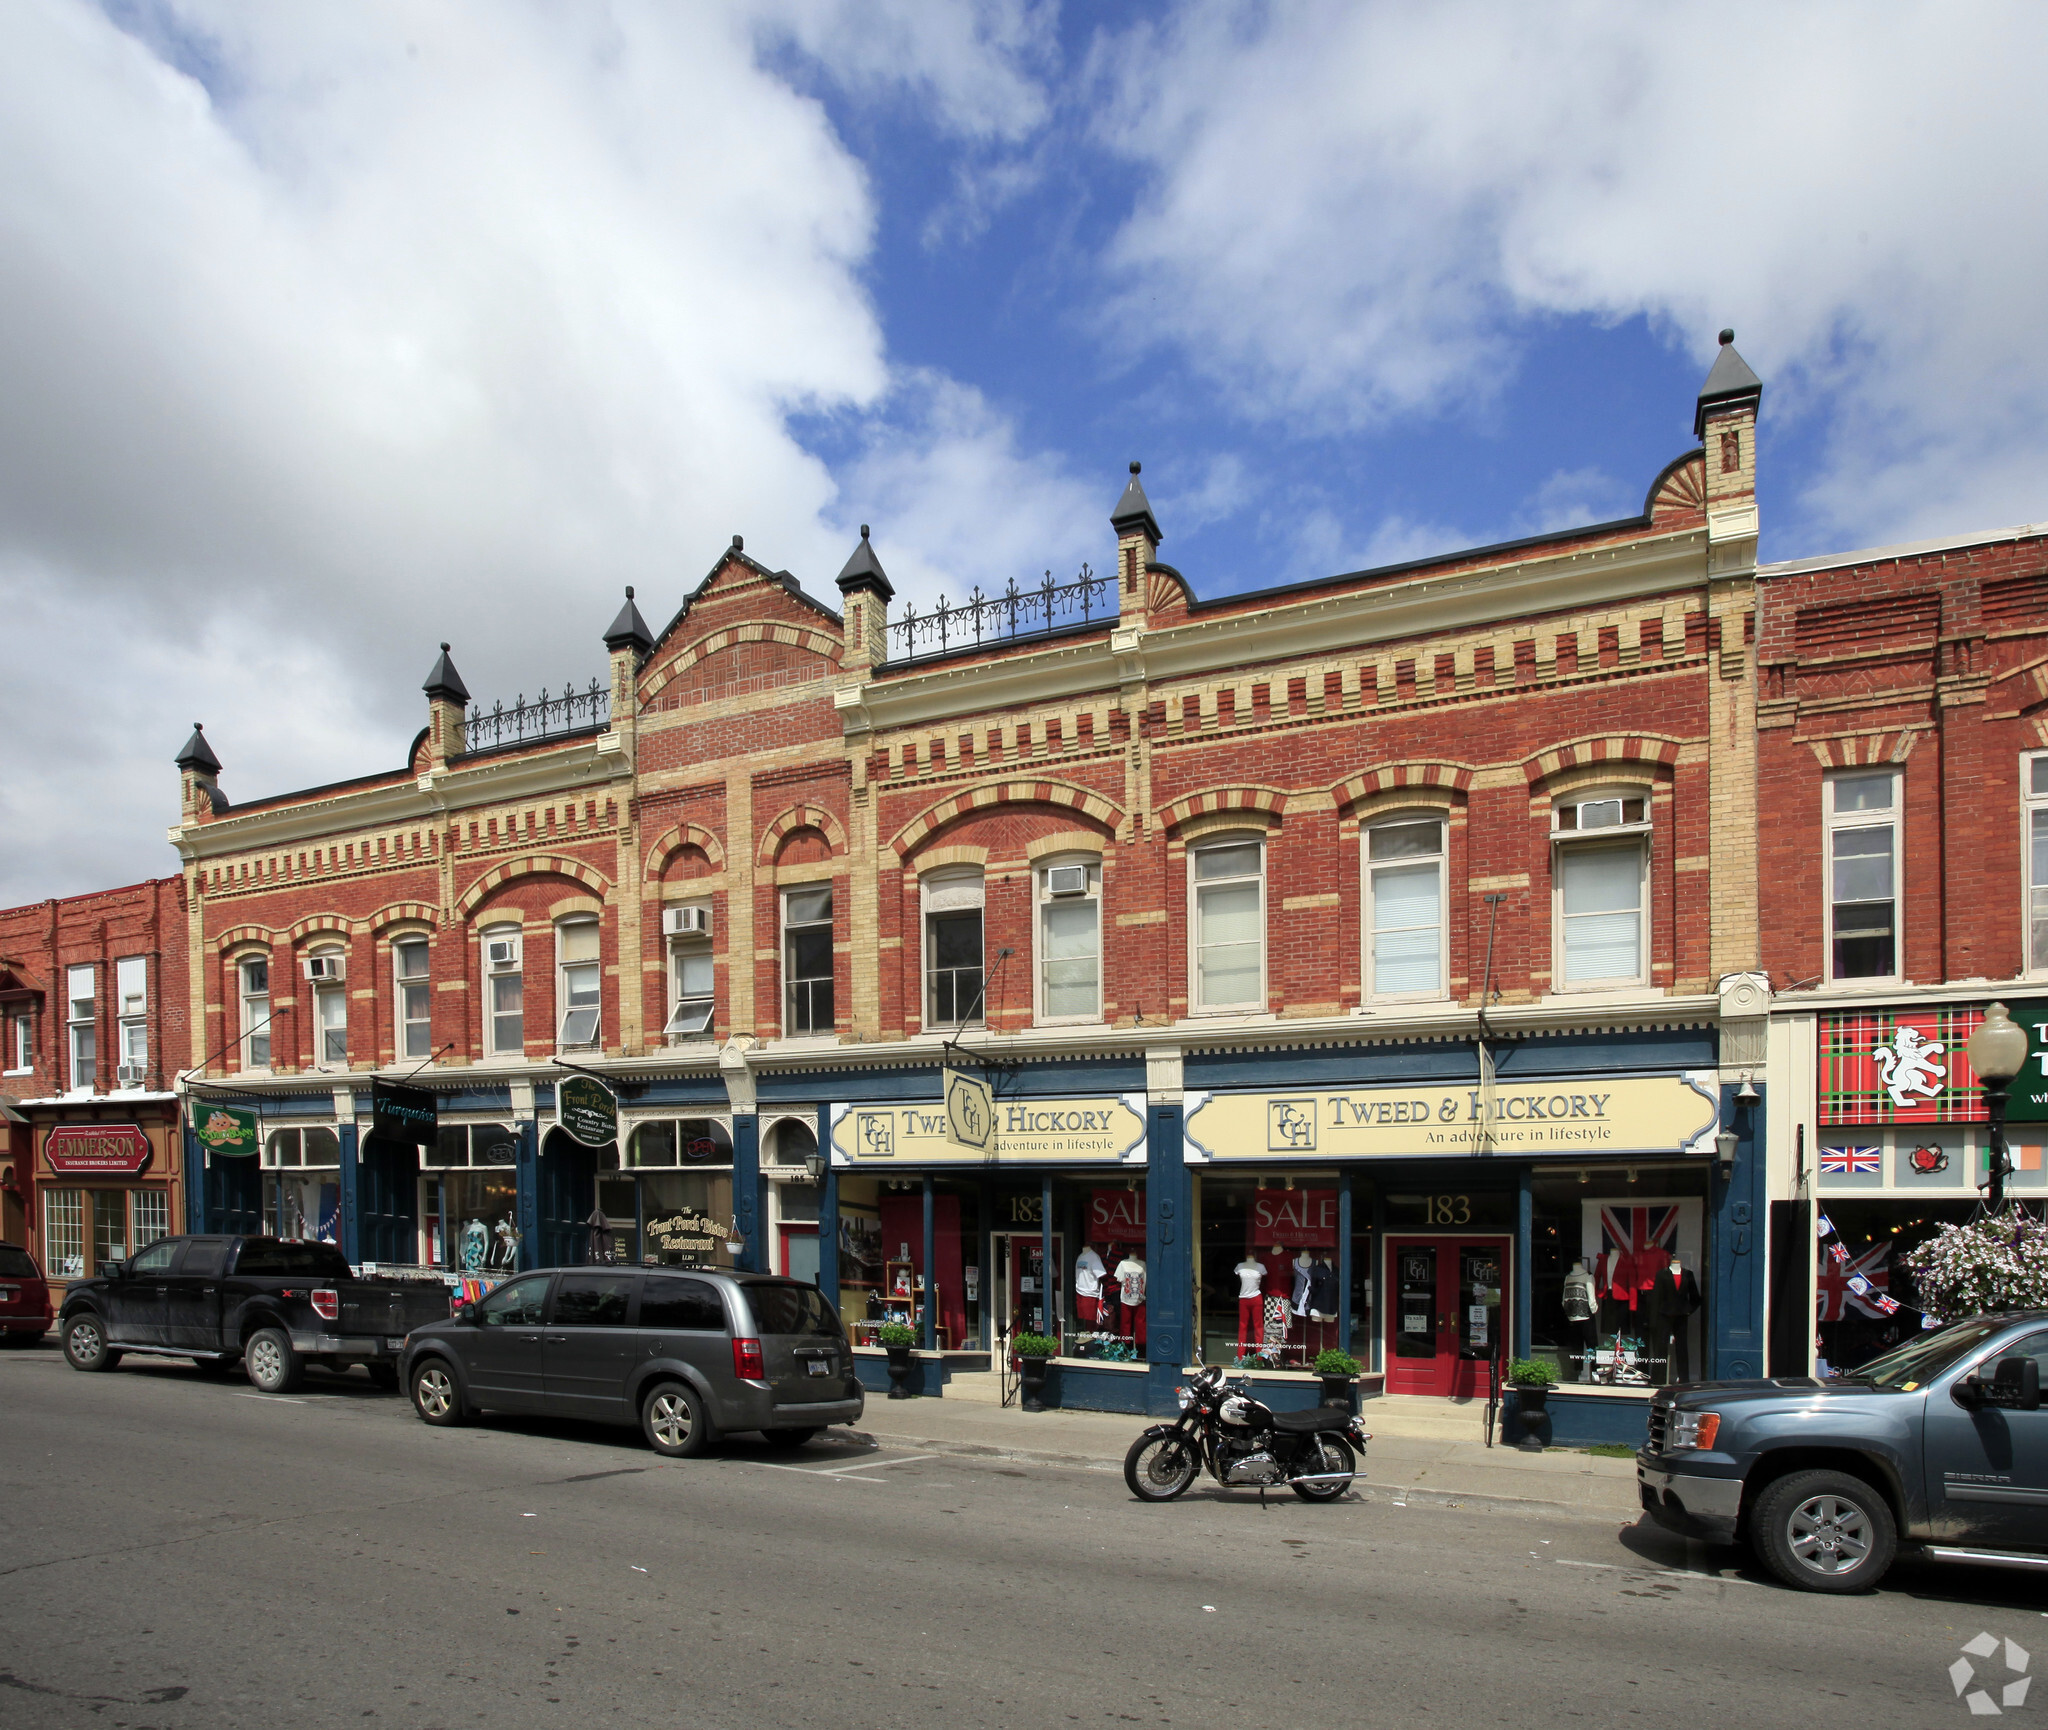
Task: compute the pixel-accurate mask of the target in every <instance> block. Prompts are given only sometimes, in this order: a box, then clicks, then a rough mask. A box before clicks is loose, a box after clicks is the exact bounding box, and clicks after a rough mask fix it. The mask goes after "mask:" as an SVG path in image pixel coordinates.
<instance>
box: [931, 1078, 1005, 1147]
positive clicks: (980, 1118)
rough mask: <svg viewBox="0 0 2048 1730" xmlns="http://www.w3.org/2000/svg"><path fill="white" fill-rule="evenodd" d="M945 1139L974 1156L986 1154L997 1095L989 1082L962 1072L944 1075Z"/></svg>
mask: <svg viewBox="0 0 2048 1730" xmlns="http://www.w3.org/2000/svg"><path fill="white" fill-rule="evenodd" d="M943 1079H944V1082H945V1099H946V1139H947V1140H948V1141H950V1142H953V1143H955V1144H957V1145H958V1146H960V1147H971V1148H972V1149H974V1151H975V1152H976V1153H986V1152H988V1144H989V1143H990V1142H991V1141H992V1140H994V1139H995V1133H996V1096H995V1094H994V1093H993V1092H992V1091H991V1090H990V1088H989V1084H988V1082H987V1081H986V1080H985V1079H983V1078H982V1077H981V1076H979V1075H974V1074H970V1073H969V1072H968V1071H966V1070H964V1069H948V1070H946V1071H945V1072H944V1077H943Z"/></svg>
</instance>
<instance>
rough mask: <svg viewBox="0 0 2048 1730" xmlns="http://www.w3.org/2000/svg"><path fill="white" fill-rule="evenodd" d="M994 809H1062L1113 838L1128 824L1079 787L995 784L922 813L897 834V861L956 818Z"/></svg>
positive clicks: (1109, 806)
mask: <svg viewBox="0 0 2048 1730" xmlns="http://www.w3.org/2000/svg"><path fill="white" fill-rule="evenodd" d="M994 805H1057V806H1061V807H1063V808H1064V809H1066V810H1069V811H1075V812H1078V813H1079V814H1080V815H1081V816H1083V817H1086V818H1087V819H1088V820H1089V821H1090V822H1092V823H1099V824H1100V825H1101V826H1102V827H1103V828H1104V829H1106V830H1108V831H1109V833H1110V834H1111V835H1115V834H1117V833H1118V832H1119V831H1120V830H1121V829H1122V827H1123V822H1124V812H1123V807H1122V806H1121V805H1117V804H1113V803H1112V802H1111V801H1110V800H1108V799H1106V798H1104V797H1103V796H1102V795H1101V794H1100V793H1097V792H1095V791H1093V790H1092V789H1091V788H1087V787H1076V786H1074V785H1072V784H1071V783H1070V782H1066V781H1037V780H1032V781H991V782H990V783H988V785H986V786H982V787H969V788H967V789H965V790H964V791H962V792H959V793H955V794H953V795H952V796H951V797H950V798H946V799H941V800H940V801H939V802H938V803H937V804H936V805H932V806H929V807H927V808H926V809H925V810H923V811H920V812H919V813H918V814H917V815H916V816H915V817H913V818H912V819H911V820H910V821H909V822H908V823H906V824H905V825H904V826H903V827H902V828H901V829H899V830H897V832H896V834H895V837H894V838H893V839H892V840H891V841H890V843H889V845H890V846H891V847H892V848H894V849H895V851H896V857H897V858H899V859H907V858H909V857H910V855H911V854H912V853H913V852H915V851H916V850H917V848H918V847H919V846H921V845H922V844H923V842H924V840H925V838H926V837H927V836H929V835H931V834H932V833H934V832H935V831H937V830H939V829H942V828H943V827H945V825H946V824H948V823H950V822H952V821H953V820H954V819H955V818H958V817H965V816H966V815H968V813H970V812H973V811H985V810H987V809H988V808H989V807H990V806H994Z"/></svg>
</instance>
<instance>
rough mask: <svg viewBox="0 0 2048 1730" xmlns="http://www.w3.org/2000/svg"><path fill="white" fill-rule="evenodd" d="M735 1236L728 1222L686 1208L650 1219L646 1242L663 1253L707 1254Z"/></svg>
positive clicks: (649, 1246)
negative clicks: (659, 1217)
mask: <svg viewBox="0 0 2048 1730" xmlns="http://www.w3.org/2000/svg"><path fill="white" fill-rule="evenodd" d="M732 1235H733V1230H732V1225H731V1223H730V1222H729V1221H726V1220H722V1219H713V1218H712V1217H711V1216H710V1215H709V1214H704V1213H693V1212H691V1211H690V1210H689V1209H687V1208H685V1209H684V1210H683V1211H682V1212H681V1213H672V1214H669V1215H667V1216H666V1217H665V1218H662V1219H650V1220H649V1221H648V1222H647V1245H648V1248H650V1249H652V1250H656V1251H658V1252H660V1253H661V1254H664V1255H700V1256H708V1255H710V1254H712V1253H713V1252H714V1251H716V1250H717V1248H718V1246H719V1245H720V1244H722V1243H724V1242H725V1241H726V1239H728V1238H729V1237H731V1236H732Z"/></svg>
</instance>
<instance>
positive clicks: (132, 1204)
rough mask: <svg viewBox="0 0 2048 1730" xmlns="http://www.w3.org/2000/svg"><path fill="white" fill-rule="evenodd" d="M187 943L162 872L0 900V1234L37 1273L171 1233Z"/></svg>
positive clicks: (178, 1218) (71, 1272) (177, 1205)
mask: <svg viewBox="0 0 2048 1730" xmlns="http://www.w3.org/2000/svg"><path fill="white" fill-rule="evenodd" d="M188 939H189V933H188V931H187V929H186V922H185V897H184V885H183V883H182V882H181V881H180V880H179V879H177V878H175V877H173V878H165V879H160V880H155V881H151V882H147V883H137V884H133V885H131V886H129V887H128V888H125V889H110V890H106V891H103V892H101V893H98V894H93V895H75V896H71V897H68V898H66V899H63V900H56V901H42V902H37V903H35V904H33V905H31V906H27V907H12V908H8V909H6V910H5V911H0V1052H4V1058H5V1061H4V1063H0V1071H4V1073H0V1136H4V1140H0V1238H4V1239H5V1240H6V1241H8V1242H10V1243H26V1244H27V1245H28V1246H29V1247H30V1248H31V1249H32V1250H33V1251H34V1253H35V1254H36V1256H37V1257H38V1259H39V1260H40V1261H41V1262H42V1263H43V1265H44V1268H45V1270H46V1271H47V1272H48V1273H49V1275H50V1277H51V1278H52V1279H53V1280H60V1281H61V1280H63V1279H66V1278H73V1277H80V1276H83V1275H87V1274H90V1273H92V1272H93V1271H94V1270H95V1269H96V1268H97V1267H98V1266H99V1265H100V1264H102V1263H103V1262H105V1261H107V1260H109V1259H111V1258H113V1257H116V1256H127V1255H130V1254H133V1253H134V1251H135V1250H137V1249H139V1248H140V1247H141V1246H142V1245H143V1244H145V1243H148V1242H150V1241H152V1240H153V1239H155V1238H158V1237H161V1236H164V1235H166V1234H167V1233H171V1232H176V1231H179V1230H182V1229H183V1226H184V1199H183V1195H182V1192H181V1182H180V1180H181V1177H182V1172H183V1153H182V1148H181V1146H180V1137H179V1134H178V1096H177V1091H176V1080H177V1074H178V1071H179V1070H180V1069H181V1068H183V1067H184V1066H185V1065H186V1064H188V1063H190V1062H191V1060H192V1055H193V1054H192V1050H191V1039H190V1027H191V1021H190V1017H189V1012H190V1003H189V998H188V993H187V991H186V955H187V953H188Z"/></svg>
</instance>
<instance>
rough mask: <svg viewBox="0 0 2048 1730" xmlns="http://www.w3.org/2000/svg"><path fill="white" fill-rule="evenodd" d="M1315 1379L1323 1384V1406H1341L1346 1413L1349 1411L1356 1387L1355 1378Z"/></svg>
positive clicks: (1322, 1377) (1324, 1377) (1325, 1377)
mask: <svg viewBox="0 0 2048 1730" xmlns="http://www.w3.org/2000/svg"><path fill="white" fill-rule="evenodd" d="M1317 1379H1318V1380H1319V1381H1321V1383H1322V1384H1323V1404H1324V1405H1326V1406H1342V1407H1343V1408H1344V1409H1345V1410H1346V1411H1347V1412H1348V1411H1350V1410H1351V1396H1352V1394H1353V1392H1354V1391H1355V1390H1356V1389H1357V1387H1358V1378H1357V1377H1356V1376H1321V1377H1318V1378H1317Z"/></svg>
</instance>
